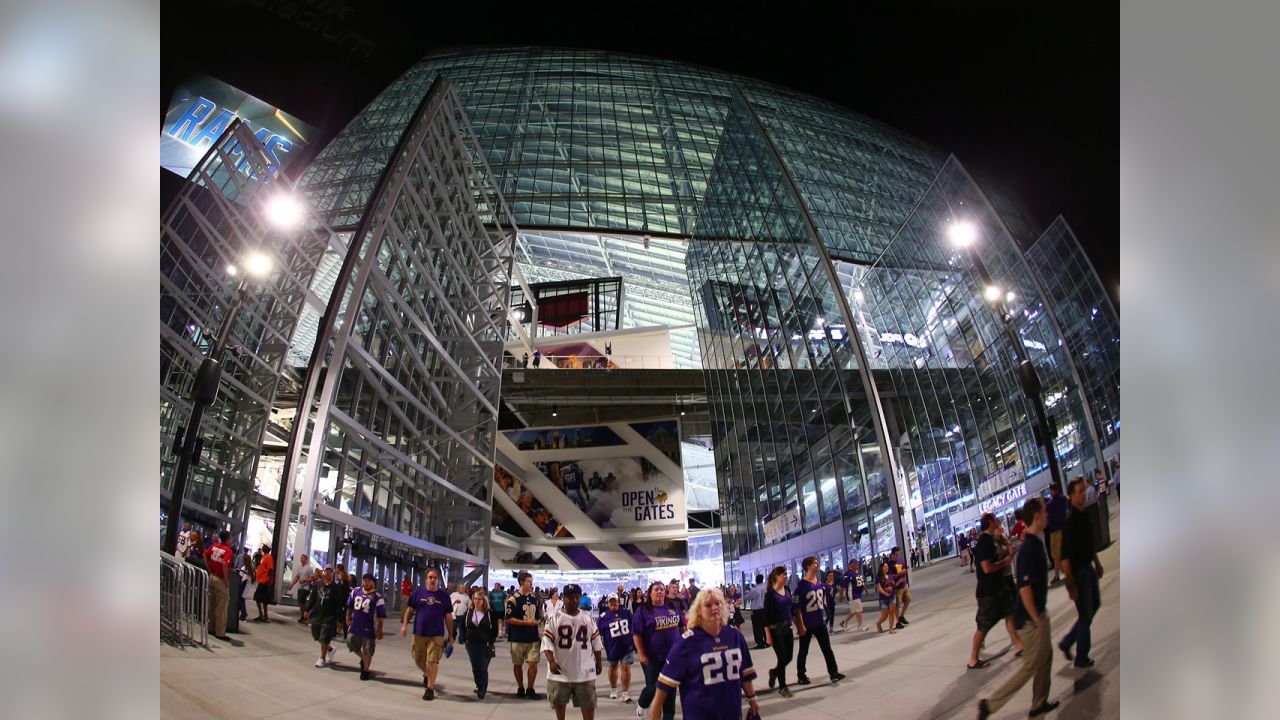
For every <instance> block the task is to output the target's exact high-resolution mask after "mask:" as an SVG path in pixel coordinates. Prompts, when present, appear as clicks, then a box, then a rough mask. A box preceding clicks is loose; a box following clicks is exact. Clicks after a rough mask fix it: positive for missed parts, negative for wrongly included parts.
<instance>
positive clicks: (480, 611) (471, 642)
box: [462, 588, 498, 700]
mask: <svg viewBox="0 0 1280 720" xmlns="http://www.w3.org/2000/svg"><path fill="white" fill-rule="evenodd" d="M462 622H463V623H464V624H465V625H466V634H465V635H464V637H465V638H466V642H465V645H466V648H467V657H468V658H470V659H471V677H472V679H473V680H475V681H476V690H475V692H476V699H477V700H483V699H484V695H485V693H487V692H488V691H489V660H491V659H492V658H493V656H494V650H493V642H494V641H495V640H497V638H498V622H497V619H496V617H495V616H494V614H493V613H492V612H491V611H490V610H489V595H488V594H487V593H485V591H484V589H483V588H481V589H479V590H476V591H475V592H474V593H473V594H472V596H471V609H470V610H469V611H467V613H466V614H465V615H464V617H463V621H462Z"/></svg>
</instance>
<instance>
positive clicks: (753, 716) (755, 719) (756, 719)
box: [742, 706, 760, 720]
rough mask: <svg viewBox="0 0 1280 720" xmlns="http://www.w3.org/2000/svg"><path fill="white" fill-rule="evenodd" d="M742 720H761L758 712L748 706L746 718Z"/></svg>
mask: <svg viewBox="0 0 1280 720" xmlns="http://www.w3.org/2000/svg"><path fill="white" fill-rule="evenodd" d="M742 720H760V713H758V712H756V711H755V710H752V709H751V708H750V707H749V706H748V707H747V714H746V715H745V716H743V718H742Z"/></svg>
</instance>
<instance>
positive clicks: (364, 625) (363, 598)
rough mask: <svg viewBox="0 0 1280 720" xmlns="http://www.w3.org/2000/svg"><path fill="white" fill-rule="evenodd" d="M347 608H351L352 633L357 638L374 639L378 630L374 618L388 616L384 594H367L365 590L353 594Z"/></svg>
mask: <svg viewBox="0 0 1280 720" xmlns="http://www.w3.org/2000/svg"><path fill="white" fill-rule="evenodd" d="M347 607H349V608H351V630H350V633H351V634H352V635H355V636H356V637H363V638H371V637H374V636H375V635H376V630H377V628H378V623H377V621H376V620H374V618H375V617H380V618H384V617H386V616H387V601H386V600H383V599H382V594H381V593H379V592H377V591H374V592H371V593H366V592H365V591H364V588H356V589H355V591H354V592H352V593H351V597H348V598H347Z"/></svg>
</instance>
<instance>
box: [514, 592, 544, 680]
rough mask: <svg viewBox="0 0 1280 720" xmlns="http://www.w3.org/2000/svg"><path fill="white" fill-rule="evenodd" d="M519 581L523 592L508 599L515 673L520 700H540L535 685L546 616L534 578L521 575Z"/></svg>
mask: <svg viewBox="0 0 1280 720" xmlns="http://www.w3.org/2000/svg"><path fill="white" fill-rule="evenodd" d="M516 581H517V582H518V583H520V591H519V592H517V593H516V594H515V595H512V596H510V597H508V598H507V639H509V640H510V641H511V669H512V672H513V673H514V674H515V676H516V685H518V686H519V689H518V690H516V697H518V698H528V699H530V700H537V699H538V693H537V691H536V690H534V682H535V681H536V680H537V679H538V647H539V644H540V642H541V639H540V636H539V633H538V626H539V625H540V624H541V622H542V620H543V618H544V617H546V616H545V615H544V614H543V612H542V603H541V602H540V601H539V600H538V596H537V595H536V594H534V592H533V575H530V574H529V573H528V572H524V571H521V573H520V574H519V575H518V576H516ZM521 666H523V667H521ZM526 685H527V686H528V687H527V688H526Z"/></svg>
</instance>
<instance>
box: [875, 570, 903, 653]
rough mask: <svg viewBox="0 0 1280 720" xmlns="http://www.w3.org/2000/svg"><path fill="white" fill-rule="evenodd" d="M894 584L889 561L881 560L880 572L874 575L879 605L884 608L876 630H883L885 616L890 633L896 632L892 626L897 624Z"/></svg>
mask: <svg viewBox="0 0 1280 720" xmlns="http://www.w3.org/2000/svg"><path fill="white" fill-rule="evenodd" d="M894 585H895V581H894V577H893V575H892V574H890V573H889V562H888V561H887V560H886V561H883V562H881V563H880V574H879V575H877V576H876V592H878V593H879V594H880V607H882V608H884V609H883V610H881V611H880V619H879V620H877V621H876V630H878V631H880V632H884V619H885V618H886V617H887V618H889V634H890V635H892V634H894V633H896V632H897V630H895V629H894V626H895V625H897V624H898V605H897V602H898V601H897V596H896V594H895V592H894V587H893V586H894Z"/></svg>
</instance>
